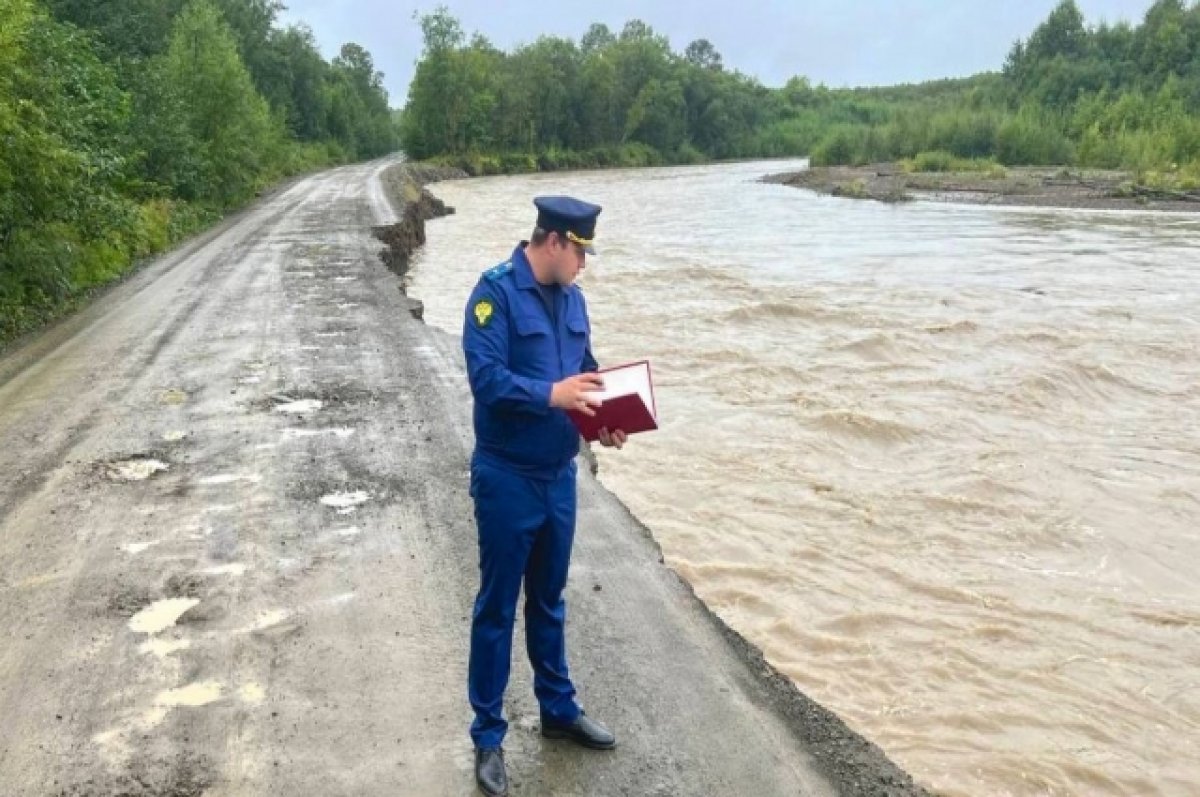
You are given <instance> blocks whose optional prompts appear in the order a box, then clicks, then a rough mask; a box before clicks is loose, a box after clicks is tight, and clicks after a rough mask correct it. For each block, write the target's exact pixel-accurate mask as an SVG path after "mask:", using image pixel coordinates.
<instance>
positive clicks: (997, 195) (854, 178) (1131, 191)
mask: <svg viewBox="0 0 1200 797" xmlns="http://www.w3.org/2000/svg"><path fill="white" fill-rule="evenodd" d="M762 179H763V182H767V183H778V184H781V185H789V186H793V187H795V188H803V189H807V190H809V191H815V192H816V193H818V194H824V195H827V196H836V197H845V198H850V199H866V200H873V201H877V202H888V203H900V202H908V201H913V200H926V201H936V202H952V203H959V204H970V205H1007V206H1016V207H1045V208H1080V209H1104V210H1158V211H1174V212H1188V213H1196V212H1200V191H1182V190H1173V189H1166V188H1156V187H1152V186H1148V185H1144V184H1139V183H1138V182H1137V181H1136V180H1135V179H1134V176H1133V175H1132V174H1130V173H1128V172H1118V171H1098V170H1090V169H1070V168H1061V167H1053V168H1050V167H1033V166H1021V167H1010V168H1004V167H995V168H994V169H992V170H985V171H970V172H966V171H956V172H910V171H905V170H904V169H903V168H902V167H901V166H900V165H899V164H895V163H884V164H874V165H870V166H818V167H812V168H810V169H806V170H803V171H794V172H786V173H782V174H772V175H768V176H766V177H764V178H762Z"/></svg>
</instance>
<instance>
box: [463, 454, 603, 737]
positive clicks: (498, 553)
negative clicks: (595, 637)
mask: <svg viewBox="0 0 1200 797" xmlns="http://www.w3.org/2000/svg"><path fill="white" fill-rule="evenodd" d="M576 470H577V466H576V465H575V463H574V462H571V463H570V465H568V466H567V467H566V468H564V469H563V471H562V472H561V473H560V474H558V475H557V476H555V477H554V478H553V479H551V480H548V481H547V480H542V479H534V478H529V477H527V476H522V475H520V474H517V473H514V472H512V471H510V470H506V469H505V468H503V467H501V466H500V465H499V464H498V463H494V462H488V461H484V459H483V458H480V457H478V456H476V457H474V458H473V459H472V462H471V497H472V498H473V499H474V500H475V521H476V525H477V526H478V529H479V569H480V586H479V594H478V596H477V597H476V598H475V611H474V614H473V617H472V621H471V660H470V666H469V676H468V678H469V683H468V693H469V697H470V700H471V707H472V708H474V709H475V721H474V722H473V723H472V724H471V738H472V739H473V740H474V742H475V746H476V747H480V748H490V747H499V746H500V744H501V742H502V741H503V740H504V734H505V732H506V731H507V729H508V722H507V721H505V719H504V713H503V703H504V690H505V687H506V686H508V675H509V665H510V662H511V661H512V637H513V622H514V620H515V618H516V611H517V599H518V598H519V597H520V592H521V584H522V581H523V582H524V584H525V648H526V651H527V652H528V654H529V663H530V664H531V665H532V667H533V672H534V678H533V691H534V694H535V695H536V696H537V700H538V704H539V706H540V707H541V719H542V722H543V723H544V724H557V725H569V724H570V723H572V722H574V721H575V719H576V718H577V717H578V716H579V707H578V706H577V705H576V703H575V699H574V698H575V687H574V686H573V685H572V683H571V678H570V676H569V675H568V673H567V657H566V640H565V638H564V635H563V631H564V625H565V621H566V602H565V601H564V600H563V596H562V593H563V589H564V587H566V584H567V569H568V567H569V566H570V561H571V543H572V541H573V540H574V537H575V476H576Z"/></svg>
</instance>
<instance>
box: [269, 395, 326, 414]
mask: <svg viewBox="0 0 1200 797" xmlns="http://www.w3.org/2000/svg"><path fill="white" fill-rule="evenodd" d="M323 406H324V404H323V402H322V401H321V400H320V399H298V400H297V401H289V402H286V403H283V404H279V405H277V406H276V407H275V411H276V412H290V413H295V414H304V413H309V412H316V411H317V410H319V409H321V407H323Z"/></svg>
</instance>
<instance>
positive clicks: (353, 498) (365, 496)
mask: <svg viewBox="0 0 1200 797" xmlns="http://www.w3.org/2000/svg"><path fill="white" fill-rule="evenodd" d="M370 500H371V494H370V493H368V492H367V491H366V490H353V491H347V492H336V493H329V494H327V495H323V496H321V499H320V502H321V505H322V506H328V507H331V508H333V509H336V510H337V511H338V514H349V513H351V512H353V511H354V510H355V509H357V508H358V507H359V506H361V505H362V504H365V503H366V502H367V501H370Z"/></svg>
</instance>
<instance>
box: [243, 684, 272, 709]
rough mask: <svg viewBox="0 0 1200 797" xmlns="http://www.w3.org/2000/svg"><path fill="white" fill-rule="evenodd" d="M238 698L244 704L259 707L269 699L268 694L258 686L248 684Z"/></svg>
mask: <svg viewBox="0 0 1200 797" xmlns="http://www.w3.org/2000/svg"><path fill="white" fill-rule="evenodd" d="M238 697H240V698H241V699H242V702H243V703H248V704H250V705H251V706H257V705H260V704H261V703H262V702H263V701H264V700H266V699H267V692H266V690H265V689H263V688H262V687H261V686H259V685H258V684H246V685H244V686H243V687H242V688H241V689H239V690H238Z"/></svg>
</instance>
